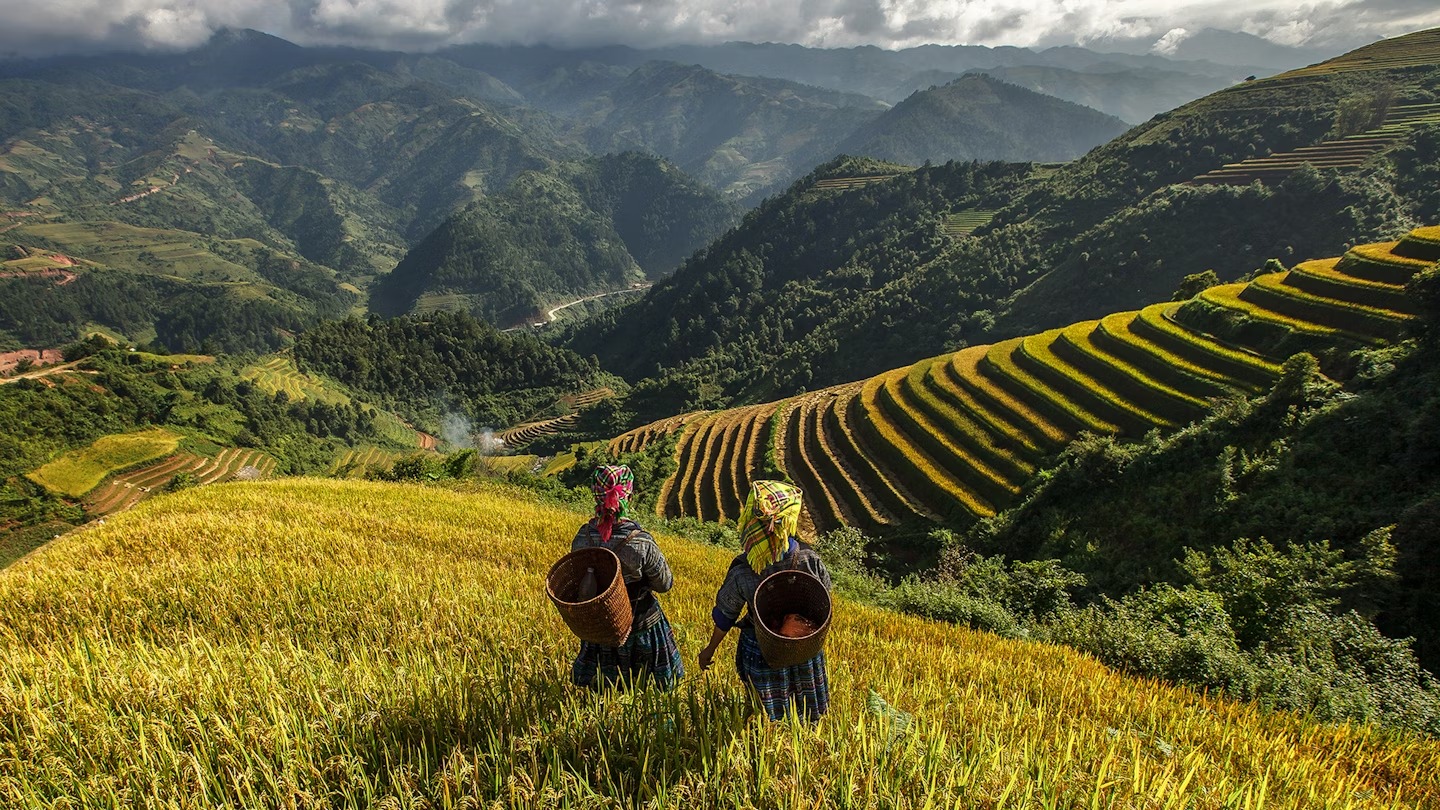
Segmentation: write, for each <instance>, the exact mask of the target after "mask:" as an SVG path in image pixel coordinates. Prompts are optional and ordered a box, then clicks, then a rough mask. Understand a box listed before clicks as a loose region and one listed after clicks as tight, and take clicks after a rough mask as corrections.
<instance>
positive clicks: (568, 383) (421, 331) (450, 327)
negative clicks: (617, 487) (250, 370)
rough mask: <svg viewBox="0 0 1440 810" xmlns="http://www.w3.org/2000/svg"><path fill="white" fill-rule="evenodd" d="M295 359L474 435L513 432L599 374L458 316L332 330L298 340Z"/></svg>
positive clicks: (520, 336) (575, 358) (567, 355)
mask: <svg viewBox="0 0 1440 810" xmlns="http://www.w3.org/2000/svg"><path fill="white" fill-rule="evenodd" d="M294 352H295V359H296V361H297V362H298V363H299V364H300V366H301V368H302V369H305V370H310V371H314V372H317V373H320V374H324V375H327V376H329V377H333V378H334V379H337V380H339V381H341V382H343V383H345V384H346V385H348V386H350V387H351V388H353V389H355V390H356V391H359V392H362V393H364V394H366V395H367V396H368V397H369V398H371V399H372V400H373V401H375V402H376V403H377V404H380V405H384V406H387V407H391V408H393V409H394V410H396V411H397V412H399V413H401V414H403V415H405V416H406V417H407V418H410V419H413V420H425V421H427V422H432V423H433V422H438V421H439V418H440V417H441V416H443V415H445V414H452V413H453V414H459V415H462V416H465V417H467V418H468V419H470V420H471V421H472V422H473V423H474V424H475V426H476V427H480V426H486V425H488V426H492V427H500V426H504V425H510V424H515V423H517V422H519V421H521V420H523V419H524V418H525V417H527V416H529V415H531V414H533V413H535V412H536V411H537V410H539V409H541V408H543V407H545V406H547V405H549V404H550V403H552V402H553V401H554V400H555V397H556V395H557V393H559V392H563V391H574V390H578V389H580V388H583V387H585V386H587V385H588V384H590V383H591V382H593V381H594V380H595V379H596V378H597V377H598V375H599V368H598V367H597V366H596V365H595V363H594V361H593V360H586V359H584V358H582V357H580V356H579V355H577V354H575V353H574V352H570V351H568V350H565V349H559V348H555V347H553V346H550V345H548V344H545V343H542V342H540V341H539V340H536V339H535V338H534V337H532V336H530V335H528V334H525V333H523V332H518V333H505V332H501V331H499V330H497V329H495V328H494V327H493V326H490V325H488V324H486V323H484V322H482V321H479V320H476V319H475V318H473V317H471V316H470V315H468V314H465V313H463V312H437V313H435V314H433V315H429V316H425V317H419V316H406V317H400V318H391V319H382V318H379V317H375V316H371V317H370V318H368V319H365V320H361V319H359V318H348V319H346V320H343V321H331V322H328V323H325V324H322V325H320V326H318V327H315V328H313V329H310V330H307V331H306V332H304V333H303V334H301V335H300V336H299V337H298V338H297V340H296V342H295V350H294Z"/></svg>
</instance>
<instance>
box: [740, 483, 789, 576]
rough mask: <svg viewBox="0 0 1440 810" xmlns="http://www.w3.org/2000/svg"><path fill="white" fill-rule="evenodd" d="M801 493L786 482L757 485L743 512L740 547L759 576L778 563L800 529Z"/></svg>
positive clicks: (753, 486) (753, 485)
mask: <svg viewBox="0 0 1440 810" xmlns="http://www.w3.org/2000/svg"><path fill="white" fill-rule="evenodd" d="M800 498H801V495H800V490H799V489H798V488H796V487H793V486H791V485H790V484H787V483H785V482H783V481H756V482H755V483H753V484H751V485H750V497H748V498H746V499H745V508H744V509H742V510H741V511H740V545H741V547H742V548H743V549H745V559H746V560H748V561H749V562H750V567H751V568H754V569H755V571H756V573H759V572H760V571H763V570H765V566H767V565H770V564H771V563H775V562H779V561H780V558H781V557H784V556H785V552H786V551H788V550H789V549H790V538H792V537H794V536H795V534H796V530H797V529H798V528H799V526H800Z"/></svg>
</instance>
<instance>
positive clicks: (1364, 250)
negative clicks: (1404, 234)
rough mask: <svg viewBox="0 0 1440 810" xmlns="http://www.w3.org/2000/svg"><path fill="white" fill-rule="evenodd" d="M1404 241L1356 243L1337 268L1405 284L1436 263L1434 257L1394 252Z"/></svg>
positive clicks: (1369, 277)
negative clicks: (1432, 258)
mask: <svg viewBox="0 0 1440 810" xmlns="http://www.w3.org/2000/svg"><path fill="white" fill-rule="evenodd" d="M1400 244H1401V243H1400V242H1381V243H1379V244H1374V245H1356V246H1355V247H1353V248H1350V249H1349V250H1347V251H1345V255H1344V256H1342V257H1341V258H1340V263H1339V264H1337V265H1336V266H1335V269H1337V270H1339V271H1340V272H1342V273H1347V274H1349V275H1352V276H1355V277H1356V278H1362V279H1365V280H1367V281H1378V282H1380V283H1382V284H1397V285H1398V284H1404V283H1405V282H1407V281H1409V280H1410V278H1411V277H1412V276H1414V275H1415V274H1416V273H1418V272H1420V271H1421V270H1424V269H1425V268H1427V267H1429V266H1430V265H1432V264H1434V263H1435V262H1434V261H1433V260H1430V261H1427V260H1425V259H1415V258H1410V257H1407V256H1401V255H1399V254H1397V253H1395V252H1394V251H1395V250H1396V249H1397V248H1398V247H1399V246H1400Z"/></svg>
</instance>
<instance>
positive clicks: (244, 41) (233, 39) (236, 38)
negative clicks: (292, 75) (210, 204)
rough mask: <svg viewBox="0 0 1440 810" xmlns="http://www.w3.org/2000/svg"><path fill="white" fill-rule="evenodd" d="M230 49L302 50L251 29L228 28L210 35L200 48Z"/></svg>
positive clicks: (278, 38)
mask: <svg viewBox="0 0 1440 810" xmlns="http://www.w3.org/2000/svg"><path fill="white" fill-rule="evenodd" d="M230 48H246V49H257V48H265V49H275V48H283V49H285V50H290V51H300V50H304V48H302V47H301V46H299V45H296V44H295V43H293V42H291V41H289V40H286V39H281V38H280V37H277V36H274V35H271V34H267V33H265V32H264V31H256V30H255V29H253V28H230V27H228V26H227V27H224V28H220V29H218V30H216V31H215V33H213V34H211V35H210V39H209V41H208V42H206V43H205V44H204V45H203V46H202V49H203V50H219V49H230Z"/></svg>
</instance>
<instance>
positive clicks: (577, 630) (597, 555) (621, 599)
mask: <svg viewBox="0 0 1440 810" xmlns="http://www.w3.org/2000/svg"><path fill="white" fill-rule="evenodd" d="M587 568H594V569H595V581H596V582H597V583H598V584H599V589H600V590H599V592H598V593H597V594H596V595H595V596H594V598H591V599H586V600H585V601H583V602H582V601H577V600H578V599H579V596H578V594H579V591H580V581H581V580H582V579H583V578H584V577H585V570H586V569H587ZM545 595H546V596H548V597H550V601H551V603H553V604H554V605H555V609H556V610H559V611H560V618H562V619H564V620H565V624H566V625H568V626H569V627H570V632H572V633H574V634H575V635H576V636H577V637H579V638H580V640H581V641H589V642H591V643H592V644H600V645H602V646H605V647H619V646H620V645H622V644H624V643H625V642H626V640H628V639H629V638H630V625H631V620H632V618H633V617H632V615H631V613H630V597H629V594H627V593H626V591H625V576H624V574H623V573H622V572H621V570H620V558H619V557H616V556H615V552H613V551H611V550H610V549H608V548H601V547H599V546H596V547H592V548H582V549H580V550H578V551H572V552H570V553H569V554H566V555H565V556H564V557H561V558H560V559H559V560H558V561H557V562H556V563H555V564H554V565H553V566H551V567H550V573H549V574H548V575H547V576H546V577H545Z"/></svg>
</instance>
